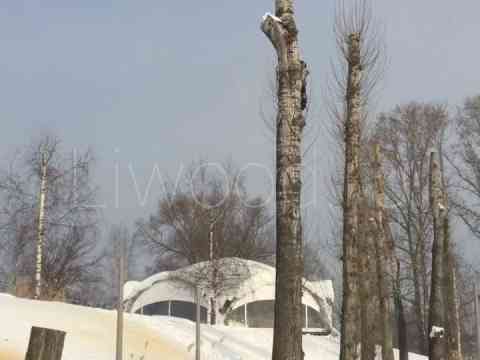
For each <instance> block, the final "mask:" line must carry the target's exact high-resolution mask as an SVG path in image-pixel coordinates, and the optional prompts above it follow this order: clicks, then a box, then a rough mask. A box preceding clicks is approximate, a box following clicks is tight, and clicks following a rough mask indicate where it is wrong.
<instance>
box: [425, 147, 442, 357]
mask: <svg viewBox="0 0 480 360" xmlns="http://www.w3.org/2000/svg"><path fill="white" fill-rule="evenodd" d="M430 211H431V213H432V216H433V247H432V283H431V294H430V314H429V315H430V316H429V324H428V333H429V339H430V343H429V351H428V357H429V359H430V360H444V359H445V351H446V347H445V334H444V333H443V334H441V333H440V332H439V331H436V330H440V329H441V328H443V329H445V312H444V310H445V309H444V305H445V304H444V278H443V277H444V274H443V269H444V263H443V256H444V249H443V248H444V229H443V224H444V220H445V216H446V208H445V200H444V196H443V191H442V180H441V174H440V165H439V163H438V159H437V157H436V153H435V152H433V151H432V153H431V155H430Z"/></svg>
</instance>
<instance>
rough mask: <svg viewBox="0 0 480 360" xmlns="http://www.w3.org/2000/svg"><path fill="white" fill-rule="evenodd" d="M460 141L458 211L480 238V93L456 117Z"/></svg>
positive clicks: (454, 158)
mask: <svg viewBox="0 0 480 360" xmlns="http://www.w3.org/2000/svg"><path fill="white" fill-rule="evenodd" d="M456 130H457V139H458V140H457V142H456V144H455V145H454V147H453V154H450V157H449V165H451V167H452V168H453V170H454V174H455V177H456V181H455V182H454V184H453V187H454V189H455V190H456V194H455V195H456V196H455V198H454V199H453V201H452V202H453V204H452V205H453V206H454V209H455V212H456V213H457V215H458V216H460V218H461V219H462V220H463V221H464V223H465V224H466V225H467V226H468V228H469V229H470V231H471V232H472V233H473V234H474V235H475V236H476V237H479V238H480V210H479V209H478V200H479V199H480V153H479V151H480V96H476V97H472V98H468V99H466V100H465V102H464V104H463V106H462V107H461V108H460V109H459V111H458V115H457V117H456Z"/></svg>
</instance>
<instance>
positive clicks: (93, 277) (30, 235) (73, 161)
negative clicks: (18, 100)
mask: <svg viewBox="0 0 480 360" xmlns="http://www.w3.org/2000/svg"><path fill="white" fill-rule="evenodd" d="M92 161H93V159H92V155H91V153H90V152H88V151H87V152H85V153H75V152H72V153H68V152H64V151H63V150H62V147H61V142H60V140H59V138H57V137H54V136H45V137H42V138H41V139H39V141H37V142H35V143H33V144H32V145H30V146H28V147H27V148H26V149H22V150H21V151H19V152H18V154H17V156H15V158H14V160H13V161H12V164H11V166H10V168H9V169H8V170H6V171H2V173H1V174H0V196H1V198H2V200H3V203H2V207H1V208H0V228H2V229H8V231H9V232H13V233H14V234H15V235H14V236H9V237H8V238H7V242H8V243H10V245H8V246H7V247H6V248H7V249H13V250H14V253H15V256H16V257H17V259H16V260H15V264H14V268H12V271H14V272H17V273H18V274H19V275H20V276H21V277H22V278H28V279H29V280H33V281H29V284H28V287H29V288H30V287H31V288H32V289H29V291H28V293H29V296H30V295H33V296H35V297H37V298H38V295H39V293H38V290H39V287H38V286H35V279H37V280H38V277H39V276H38V275H39V274H38V270H39V269H40V271H41V284H40V290H41V291H40V296H41V298H45V299H52V298H58V299H63V298H65V297H67V296H69V295H72V296H73V294H74V293H75V292H76V291H77V290H78V288H80V287H82V286H83V285H84V284H87V283H92V282H96V281H99V280H100V277H99V275H98V273H97V272H96V270H97V268H98V266H99V261H100V256H98V255H97V254H96V250H97V242H96V240H97V238H96V236H97V225H98V209H96V208H95V207H93V206H92V205H94V204H95V194H96V188H95V187H94V186H93V185H92V181H91V172H90V169H91V165H92ZM45 174H46V180H45V176H44V175H45ZM42 183H43V185H42ZM46 185H47V186H46ZM46 187H47V188H48V196H46V197H43V206H42V207H43V209H44V211H43V218H42V219H40V216H39V206H38V204H39V188H40V189H42V191H41V192H44V191H45V190H46ZM42 223H43V225H42V227H41V228H40V227H39V225H40V224H42ZM39 230H41V231H39ZM39 235H41V238H40V240H41V242H40V244H39V245H41V246H40V251H38V247H37V246H35V244H38V240H39ZM17 240H20V243H19V244H18V245H19V246H14V245H12V244H11V242H12V241H14V242H16V241H17ZM37 255H39V256H40V259H41V262H39V261H38V258H39V256H37ZM37 284H38V282H37ZM30 290H33V291H30ZM72 300H73V299H72Z"/></svg>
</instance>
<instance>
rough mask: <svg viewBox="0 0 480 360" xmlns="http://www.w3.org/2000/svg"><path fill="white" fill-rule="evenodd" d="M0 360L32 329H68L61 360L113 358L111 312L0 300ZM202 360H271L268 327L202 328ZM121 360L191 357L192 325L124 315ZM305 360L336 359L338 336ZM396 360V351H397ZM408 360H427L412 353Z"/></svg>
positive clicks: (23, 344) (14, 354) (321, 342)
mask: <svg viewBox="0 0 480 360" xmlns="http://www.w3.org/2000/svg"><path fill="white" fill-rule="evenodd" d="M0 318H1V319H2V322H1V325H0V359H2V360H4V359H5V360H7V359H8V360H23V359H24V356H25V355H24V354H25V351H26V348H27V343H28V336H29V332H30V327H31V326H32V325H38V326H45V327H51V328H55V329H59V330H65V331H67V337H66V343H65V349H64V356H63V360H111V359H113V358H114V341H115V312H113V311H106V310H100V309H94V308H87V307H82V306H75V305H69V304H63V303H57V302H41V301H32V300H24V299H18V298H15V297H11V296H0ZM201 332H202V345H201V346H202V347H201V350H202V360H270V359H271V349H272V329H252V328H239V327H237V328H236V327H226V326H210V325H202V327H201ZM125 334H126V341H125V359H128V360H140V359H142V356H144V359H145V360H150V359H168V360H177V359H185V360H187V359H188V360H192V359H194V354H195V324H194V323H193V322H191V321H188V320H184V319H178V318H169V317H157V316H142V315H136V314H128V315H126V319H125ZM303 348H304V351H305V360H313V359H322V360H338V358H339V349H340V344H339V340H338V338H336V337H329V336H326V337H320V336H308V335H306V336H304V337H303ZM395 356H396V358H397V359H398V352H395ZM409 360H426V358H425V357H423V356H419V355H415V354H410V356H409Z"/></svg>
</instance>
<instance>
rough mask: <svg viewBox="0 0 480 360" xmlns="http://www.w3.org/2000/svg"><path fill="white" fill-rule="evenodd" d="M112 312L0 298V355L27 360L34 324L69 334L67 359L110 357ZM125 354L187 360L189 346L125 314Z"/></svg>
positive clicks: (65, 355)
mask: <svg viewBox="0 0 480 360" xmlns="http://www.w3.org/2000/svg"><path fill="white" fill-rule="evenodd" d="M115 314H116V313H115V312H114V311H106V310H100V309H94V308H88V307H82V306H76V305H69V304H64V303H58V302H43V301H33V300H26V299H19V298H15V297H13V296H0V318H1V319H2V321H1V323H0V324H1V325H0V359H1V360H23V359H24V358H25V353H26V350H27V346H28V339H29V336H30V329H31V327H32V326H34V325H35V326H42V327H48V328H53V329H58V330H64V331H66V332H67V336H66V339H65V348H64V353H63V354H64V355H63V360H107V359H109V360H111V359H114V349H115V326H116V325H115V324H116V318H115ZM125 334H126V335H125V336H126V344H125V350H124V354H125V358H126V359H129V360H130V359H133V360H137V359H140V356H142V355H145V354H146V355H147V356H146V359H148V358H151V354H158V353H161V354H165V357H164V358H166V359H175V360H180V359H182V360H183V359H189V357H188V352H187V350H186V349H184V348H181V347H180V345H179V343H178V342H176V341H175V340H174V339H171V338H164V337H162V336H160V335H159V334H158V333H157V332H155V330H154V329H152V328H151V327H150V326H148V323H146V322H145V321H143V320H142V319H139V318H132V317H130V316H126V318H125Z"/></svg>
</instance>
